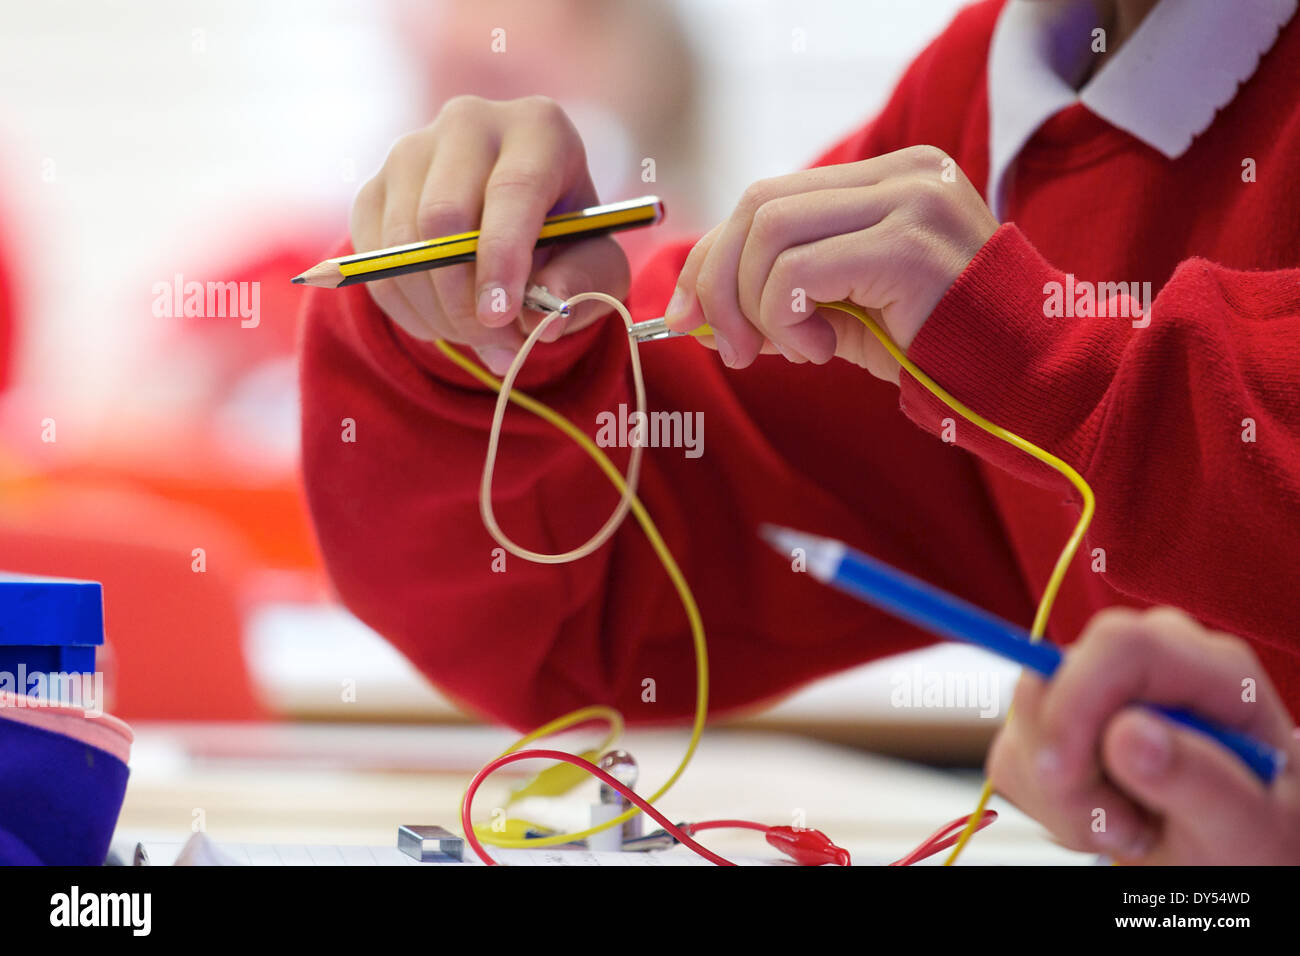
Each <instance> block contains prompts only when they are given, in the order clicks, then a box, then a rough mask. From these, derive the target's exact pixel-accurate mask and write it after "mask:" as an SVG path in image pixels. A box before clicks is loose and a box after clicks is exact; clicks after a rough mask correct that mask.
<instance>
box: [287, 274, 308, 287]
mask: <svg viewBox="0 0 1300 956" xmlns="http://www.w3.org/2000/svg"><path fill="white" fill-rule="evenodd" d="M289 281H290V282H292V283H293V284H294V285H302V284H303V283H304V282H306V281H307V280H306V279H304V278H303V277H302V276H294V277H293V278H292V279H290V280H289Z"/></svg>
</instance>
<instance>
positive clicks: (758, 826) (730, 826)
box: [686, 820, 772, 833]
mask: <svg viewBox="0 0 1300 956" xmlns="http://www.w3.org/2000/svg"><path fill="white" fill-rule="evenodd" d="M686 829H687V831H688V832H690V833H699V832H700V831H701V830H758V831H760V832H762V833H766V832H767V831H768V830H770V829H772V828H771V827H770V826H768V825H767V824H766V823H755V822H754V821H753V820H705V821H704V822H703V823H688V824H686Z"/></svg>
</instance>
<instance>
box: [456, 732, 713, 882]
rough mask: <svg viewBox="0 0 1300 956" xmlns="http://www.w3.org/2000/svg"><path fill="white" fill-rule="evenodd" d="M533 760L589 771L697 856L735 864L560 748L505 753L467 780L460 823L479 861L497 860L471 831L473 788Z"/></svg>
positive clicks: (583, 761)
mask: <svg viewBox="0 0 1300 956" xmlns="http://www.w3.org/2000/svg"><path fill="white" fill-rule="evenodd" d="M533 759H539V760H563V761H564V762H565V763H571V764H573V765H574V766H575V767H579V768H581V769H583V770H585V771H587V773H589V774H591V775H592V776H593V777H595V778H597V779H598V780H600V781H601V782H602V783H605V784H608V785H609V786H611V787H613V788H614V789H615V790H617V791H618V792H619V793H621V794H622V795H623V796H625V797H627V799H628V800H630V801H632V803H633V804H634V805H636V806H637V807H639V808H640V809H641V812H642V813H644V814H645V815H646V816H648V817H650V818H651V819H652V820H654V821H655V822H656V823H658V824H659V825H660V826H661V827H663V828H664V829H665V830H667V831H668V832H669V833H671V834H672V835H673V837H675V838H676V839H677V841H678V842H680V843H681V844H682V845H683V846H686V847H689V848H690V849H692V850H694V851H695V852H696V853H698V854H699V855H700V856H702V857H704V858H705V859H706V860H708V861H709V862H710V863H716V864H717V865H718V866H735V865H736V864H734V863H732V862H731V861H730V860H727V859H724V858H723V857H720V856H718V854H716V853H714V852H713V851H712V850H710V849H709V848H708V847H706V846H701V845H700V844H699V843H696V842H695V841H694V840H692V839H691V836H690V834H689V833H687V832H686V831H685V830H683V829H682V828H681V827H679V826H677V825H676V824H675V823H673V822H672V821H671V820H669V819H668V818H667V817H666V816H664V815H663V814H662V813H660V812H659V811H658V810H656V809H655V808H654V807H653V806H652V805H651V804H650V803H648V802H647V801H646V800H645V799H644V798H643V797H641V796H640V795H638V794H637V793H636V792H635V791H633V790H632V789H631V788H630V787H628V786H626V785H625V784H623V783H622V781H619V780H616V779H615V778H614V777H612V776H610V775H609V774H608V773H606V772H605V771H604V770H601V769H600V768H599V767H597V766H596V765H595V764H594V763H592V762H591V761H590V760H583V759H582V758H581V757H578V756H576V755H574V754H571V753H565V752H564V751H563V750H517V751H515V752H514V753H512V754H506V755H505V756H504V757H498V758H497V759H496V760H493V761H492V762H491V763H490V764H488V765H487V766H486V767H484V768H483V769H482V770H480V771H479V772H478V773H476V774H475V775H474V779H473V780H471V781H470V783H469V789H467V790H466V791H465V802H464V804H463V805H462V806H461V811H460V825H461V827H462V828H464V830H465V839H466V841H468V843H469V845H470V847H471V848H472V849H473V850H474V852H475V853H477V854H478V856H479V859H480V860H482V861H483V862H484V863H486V864H487V865H488V866H496V865H497V861H496V860H494V859H492V857H491V856H489V855H488V852H487V850H485V849H484V848H483V844H482V843H480V842H479V839H478V836H477V835H476V834H475V833H474V825H473V823H471V822H470V807H471V805H472V804H473V803H474V793H475V791H476V790H478V787H479V784H480V783H482V782H483V779H484V778H485V777H487V776H488V775H489V774H491V773H493V772H495V771H496V770H498V769H500V768H501V767H504V766H505V765H506V764H511V763H515V762H516V761H518V760H533Z"/></svg>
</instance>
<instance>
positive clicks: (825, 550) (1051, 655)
mask: <svg viewBox="0 0 1300 956" xmlns="http://www.w3.org/2000/svg"><path fill="white" fill-rule="evenodd" d="M760 530H761V533H762V535H763V538H764V539H765V540H766V541H767V542H768V543H769V544H771V545H772V547H773V548H775V549H776V550H777V551H779V552H781V553H783V554H786V555H790V554H793V553H794V550H795V549H796V548H799V549H801V550H802V552H803V555H804V558H805V561H806V563H807V568H808V573H809V574H810V575H812V576H813V577H814V578H816V579H817V580H818V581H821V582H823V583H825V584H830V585H832V586H833V587H836V588H839V589H840V590H841V591H844V592H846V593H848V594H851V595H853V596H854V597H856V598H857V599H858V600H860V601H865V602H866V603H868V604H872V605H874V606H876V607H878V608H880V609H881V610H882V611H887V612H889V613H890V614H893V615H894V616H895V617H901V618H902V619H903V620H905V621H910V622H911V623H913V624H915V625H916V626H917V627H920V628H923V629H924V630H927V631H929V632H930V633H932V634H937V635H939V636H940V637H946V638H948V639H949V640H953V641H960V642H962V643H963V644H974V645H976V646H977V647H982V648H984V649H985V650H989V651H992V652H993V653H995V654H1000V655H1001V656H1003V657H1005V658H1007V659H1008V660H1011V661H1014V662H1015V663H1017V664H1020V665H1022V666H1024V667H1027V668H1029V669H1030V670H1032V671H1035V672H1037V673H1039V674H1042V675H1043V676H1044V677H1051V676H1052V675H1053V674H1054V673H1056V668H1057V667H1059V666H1060V664H1061V656H1062V655H1061V649H1060V648H1059V647H1057V646H1056V645H1055V644H1052V643H1051V642H1049V641H1033V640H1031V638H1030V634H1029V632H1028V631H1026V630H1024V629H1023V628H1019V627H1016V626H1015V625H1014V624H1011V623H1009V622H1007V621H1004V620H1003V619H1002V618H1000V617H997V616H996V615H993V614H990V613H989V612H988V611H984V610H981V609H980V608H978V607H975V605H973V604H968V603H967V602H966V601H963V600H962V599H961V598H959V597H956V596H954V595H952V594H949V593H948V592H947V591H944V590H941V589H940V588H937V587H934V586H933V585H931V584H926V583H925V582H924V581H921V580H919V579H917V578H914V577H912V576H911V575H910V574H904V573H903V572H902V571H899V570H898V569H897V568H893V567H890V566H889V565H888V564H885V563H884V562H883V561H877V560H876V559H875V558H872V557H868V556H867V555H865V554H863V553H862V552H861V551H855V550H854V549H852V548H850V547H849V546H848V545H846V544H845V543H844V542H842V541H836V540H834V539H833V538H822V537H818V536H817V535H811V534H805V533H804V532H802V531H793V530H791V529H789V528H778V527H775V526H773V525H764V526H763V527H762V528H761V529H760ZM1148 706H1150V708H1151V709H1152V710H1154V711H1156V712H1157V713H1159V714H1161V715H1163V716H1164V717H1166V718H1168V719H1169V720H1172V721H1173V722H1174V723H1176V724H1180V725H1181V726H1183V727H1189V728H1191V729H1192V730H1197V731H1200V732H1201V733H1203V734H1205V735H1207V736H1209V737H1212V738H1213V739H1215V740H1217V741H1218V742H1219V743H1221V744H1223V746H1225V747H1227V748H1228V749H1229V750H1231V751H1232V752H1233V753H1235V754H1236V755H1237V756H1238V757H1240V758H1241V759H1242V760H1243V761H1244V762H1245V763H1246V765H1247V766H1248V767H1250V769H1251V770H1253V771H1254V772H1255V773H1256V775H1257V776H1258V777H1259V778H1260V779H1261V780H1263V781H1264V782H1265V783H1272V782H1273V778H1274V777H1275V776H1277V774H1278V772H1279V771H1280V770H1281V769H1282V768H1283V767H1284V766H1285V765H1286V754H1285V753H1283V752H1282V751H1280V750H1278V749H1277V748H1276V747H1272V746H1270V745H1269V744H1266V743H1263V742H1261V741H1258V740H1256V739H1255V738H1253V737H1251V736H1249V735H1247V734H1244V733H1242V732H1241V731H1238V730H1232V729H1231V728H1228V727H1223V726H1221V725H1219V724H1216V723H1213V722H1211V721H1208V720H1205V719H1204V718H1201V717H1197V716H1196V715H1195V714H1192V713H1188V712H1187V711H1185V710H1180V709H1177V708H1172V707H1161V706H1158V705H1155V704H1151V705H1148Z"/></svg>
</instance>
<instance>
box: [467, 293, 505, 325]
mask: <svg viewBox="0 0 1300 956" xmlns="http://www.w3.org/2000/svg"><path fill="white" fill-rule="evenodd" d="M475 309H476V311H477V312H478V318H479V321H481V322H484V323H487V324H489V325H491V324H494V323H493V320H499V319H500V318H501V316H503V315H505V314H506V313H507V312H509V311H510V301H509V297H508V296H507V295H506V292H505V290H504V289H502V288H501V286H499V285H486V286H484V287H483V288H482V289H480V290H479V294H478V302H477V304H476V306H475ZM496 324H499V322H497V323H496Z"/></svg>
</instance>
